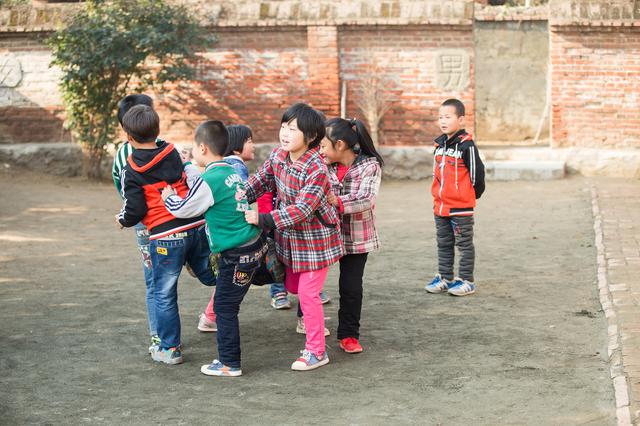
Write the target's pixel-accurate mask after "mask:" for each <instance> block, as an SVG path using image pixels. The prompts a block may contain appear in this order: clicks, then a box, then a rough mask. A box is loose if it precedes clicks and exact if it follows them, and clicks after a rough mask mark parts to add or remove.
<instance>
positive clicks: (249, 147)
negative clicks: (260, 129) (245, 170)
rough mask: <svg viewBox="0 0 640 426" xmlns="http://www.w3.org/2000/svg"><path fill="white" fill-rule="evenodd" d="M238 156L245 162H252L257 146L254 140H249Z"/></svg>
mask: <svg viewBox="0 0 640 426" xmlns="http://www.w3.org/2000/svg"><path fill="white" fill-rule="evenodd" d="M236 152H237V151H236ZM238 155H239V157H240V158H242V160H243V161H251V160H253V159H254V158H255V156H256V146H255V144H254V143H253V138H249V139H247V140H246V141H245V143H244V146H243V147H242V152H240V153H239V154H238Z"/></svg>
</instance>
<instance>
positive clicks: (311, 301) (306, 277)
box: [284, 268, 329, 355]
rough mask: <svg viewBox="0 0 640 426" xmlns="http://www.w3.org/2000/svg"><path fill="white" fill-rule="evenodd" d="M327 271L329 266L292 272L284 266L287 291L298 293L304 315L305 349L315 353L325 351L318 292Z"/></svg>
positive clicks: (318, 353) (322, 312)
mask: <svg viewBox="0 0 640 426" xmlns="http://www.w3.org/2000/svg"><path fill="white" fill-rule="evenodd" d="M328 272H329V268H322V269H318V270H316V271H305V272H293V270H292V269H290V268H286V277H285V280H284V286H285V288H286V289H287V291H288V292H289V293H293V294H297V295H298V299H299V300H300V307H301V308H302V314H303V315H304V327H305V328H306V329H307V344H306V345H305V349H306V350H308V351H309V352H311V353H313V354H315V355H322V354H323V353H324V352H325V341H324V309H323V308H322V302H321V301H320V296H319V294H320V292H321V291H322V286H323V285H324V280H325V279H326V278H327V273H328Z"/></svg>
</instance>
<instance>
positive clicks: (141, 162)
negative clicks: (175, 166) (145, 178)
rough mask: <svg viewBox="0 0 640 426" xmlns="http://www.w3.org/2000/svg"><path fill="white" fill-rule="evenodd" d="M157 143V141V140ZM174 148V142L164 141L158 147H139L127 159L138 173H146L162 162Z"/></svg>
mask: <svg viewBox="0 0 640 426" xmlns="http://www.w3.org/2000/svg"><path fill="white" fill-rule="evenodd" d="M156 143H157V142H156ZM173 150H174V146H173V144H170V143H169V144H168V143H166V142H162V145H160V146H158V147H157V148H156V149H137V150H135V151H134V152H133V153H132V154H130V155H129V158H128V159H127V161H128V163H129V165H130V166H131V168H132V169H133V170H135V171H136V172H138V173H146V172H147V171H149V169H151V168H153V166H155V165H156V164H158V163H160V162H161V161H162V160H163V159H164V158H165V157H166V156H167V155H169V154H171V153H172V152H173ZM134 154H135V158H134Z"/></svg>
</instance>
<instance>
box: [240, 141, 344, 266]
mask: <svg viewBox="0 0 640 426" xmlns="http://www.w3.org/2000/svg"><path fill="white" fill-rule="evenodd" d="M329 190H330V182H329V172H328V170H327V166H326V165H325V164H324V162H323V161H322V158H321V157H320V154H319V152H318V149H317V148H315V149H310V150H308V151H307V152H305V153H304V154H303V155H302V157H300V158H299V159H298V160H297V161H295V162H293V163H292V162H291V160H290V159H289V153H288V152H286V151H283V150H282V149H281V148H277V149H275V150H274V151H273V152H272V153H271V155H270V156H269V158H268V159H267V160H266V161H265V162H264V164H263V165H262V167H260V169H259V170H258V171H257V172H256V174H255V175H253V176H251V177H250V178H249V181H248V182H247V197H248V199H249V202H250V203H252V202H254V201H255V200H256V199H257V198H258V197H259V196H260V195H262V194H263V193H265V192H277V199H278V209H276V210H274V211H272V212H271V216H272V217H273V220H274V222H275V225H276V229H275V240H276V252H277V255H278V258H279V259H280V261H281V262H282V263H284V264H285V265H286V266H288V267H289V268H291V269H293V271H294V272H303V271H315V270H318V269H322V268H325V267H327V266H329V265H332V264H334V263H336V262H337V261H338V260H339V259H340V258H341V257H342V256H343V255H344V254H345V252H344V247H343V245H342V238H341V237H340V218H339V217H338V214H337V212H336V210H335V209H334V208H333V207H332V206H331V205H329V203H328V202H327V193H328V191H329Z"/></svg>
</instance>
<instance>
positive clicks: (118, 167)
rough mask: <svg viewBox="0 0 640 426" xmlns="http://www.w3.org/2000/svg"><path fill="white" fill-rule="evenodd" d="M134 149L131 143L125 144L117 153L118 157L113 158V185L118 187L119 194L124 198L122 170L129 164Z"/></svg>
mask: <svg viewBox="0 0 640 426" xmlns="http://www.w3.org/2000/svg"><path fill="white" fill-rule="evenodd" d="M132 151H133V149H132V148H131V145H130V144H129V142H124V143H122V144H120V146H119V147H118V150H117V151H116V155H115V156H114V157H113V167H112V168H111V178H112V179H113V184H114V185H115V186H116V189H117V190H118V194H120V196H121V197H123V192H122V170H123V169H124V166H125V165H126V164H127V158H128V157H129V155H130V154H131V152H132Z"/></svg>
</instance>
